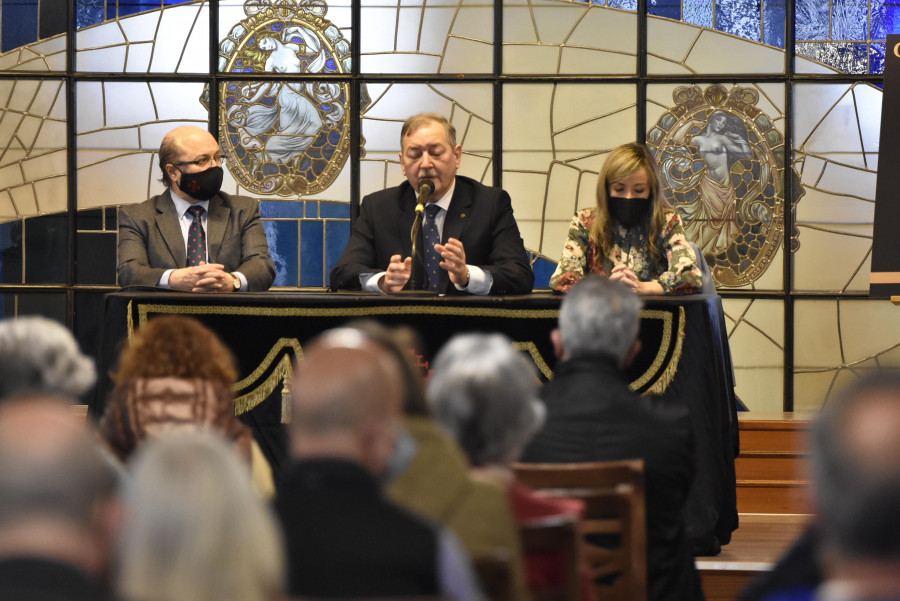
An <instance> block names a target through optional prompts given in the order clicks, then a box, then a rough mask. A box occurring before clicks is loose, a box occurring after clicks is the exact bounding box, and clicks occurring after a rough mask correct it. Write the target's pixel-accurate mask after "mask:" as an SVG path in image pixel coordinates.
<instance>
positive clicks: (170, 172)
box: [166, 163, 178, 182]
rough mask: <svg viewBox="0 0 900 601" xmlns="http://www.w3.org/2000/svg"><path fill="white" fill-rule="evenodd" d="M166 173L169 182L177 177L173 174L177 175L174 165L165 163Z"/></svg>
mask: <svg viewBox="0 0 900 601" xmlns="http://www.w3.org/2000/svg"><path fill="white" fill-rule="evenodd" d="M166 175H168V176H169V181H170V182H174V181H175V180H176V179H177V178H176V177H175V176H176V175H178V169H176V168H175V165H173V164H172V163H166Z"/></svg>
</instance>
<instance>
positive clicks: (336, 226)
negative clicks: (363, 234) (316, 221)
mask: <svg viewBox="0 0 900 601" xmlns="http://www.w3.org/2000/svg"><path fill="white" fill-rule="evenodd" d="M349 240H350V222H349V221H328V222H326V223H325V277H326V278H327V279H328V280H329V281H327V282H326V284H325V285H326V286H328V285H330V284H331V281H330V280H331V270H332V269H333V268H334V264H335V263H337V260H338V259H340V258H341V254H342V253H343V252H344V248H345V247H346V246H347V242H348V241H349Z"/></svg>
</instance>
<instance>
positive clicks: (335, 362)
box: [275, 329, 481, 601]
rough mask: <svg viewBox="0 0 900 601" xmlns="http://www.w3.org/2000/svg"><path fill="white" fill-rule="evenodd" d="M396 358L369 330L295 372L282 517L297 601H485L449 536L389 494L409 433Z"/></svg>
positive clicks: (341, 333)
mask: <svg viewBox="0 0 900 601" xmlns="http://www.w3.org/2000/svg"><path fill="white" fill-rule="evenodd" d="M400 374H401V371H400V366H399V365H398V364H397V361H396V359H395V358H394V357H393V356H392V355H391V354H390V353H388V352H387V351H386V350H384V349H383V348H382V347H379V346H378V345H376V344H375V343H373V342H371V341H369V340H368V339H367V338H366V337H365V335H364V334H363V333H362V332H360V331H359V330H354V329H338V330H332V331H331V332H326V333H325V334H324V335H323V336H322V337H320V338H319V339H318V340H317V341H316V342H315V343H313V344H312V345H309V346H308V347H307V348H306V349H304V356H303V359H302V360H301V361H300V362H299V363H298V365H297V369H296V370H295V372H294V382H293V387H292V392H293V414H292V419H291V453H292V455H293V458H294V461H293V463H292V465H291V466H290V468H289V469H288V470H287V472H286V474H285V478H284V482H283V485H282V487H281V488H280V489H279V493H278V498H277V499H276V500H275V508H276V511H277V513H278V515H279V517H280V518H281V522H282V525H283V527H284V534H285V543H286V548H287V567H288V581H289V585H288V594H289V595H290V596H292V597H315V598H320V597H321V598H330V597H358V598H363V597H364V598H369V597H381V596H385V597H403V596H426V595H438V594H440V595H442V597H441V598H445V599H461V600H463V599H465V600H473V601H476V600H480V599H481V593H480V591H479V590H478V585H477V584H476V581H475V576H474V572H473V570H472V568H471V566H470V565H469V561H468V559H467V558H466V557H465V552H464V551H462V547H461V546H460V544H459V542H458V541H457V540H456V538H455V536H453V535H452V534H451V533H450V531H449V530H446V529H443V528H440V527H438V526H435V525H433V524H431V523H429V522H426V521H425V520H423V519H421V518H419V517H417V516H414V515H413V514H412V513H408V512H407V511H406V510H404V509H402V508H400V507H399V506H397V505H394V504H393V503H392V502H390V501H389V500H388V499H387V498H385V496H384V494H383V493H382V491H381V484H380V482H379V479H380V478H383V477H384V471H385V469H386V467H387V463H388V460H389V458H390V457H391V455H392V454H393V452H394V448H395V444H396V438H397V432H398V430H399V428H400V419H401V418H400V414H401V405H402V396H403V394H404V391H403V390H402V385H401V381H402V376H401V375H400Z"/></svg>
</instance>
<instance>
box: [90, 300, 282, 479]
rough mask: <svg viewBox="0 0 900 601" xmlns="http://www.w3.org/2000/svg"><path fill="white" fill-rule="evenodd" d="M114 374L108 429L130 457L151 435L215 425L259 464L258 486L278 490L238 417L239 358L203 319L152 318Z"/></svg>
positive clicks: (255, 469) (120, 452) (114, 444)
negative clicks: (235, 394)
mask: <svg viewBox="0 0 900 601" xmlns="http://www.w3.org/2000/svg"><path fill="white" fill-rule="evenodd" d="M114 380H115V383H116V387H115V389H113V391H112V393H111V394H110V398H109V401H108V402H107V405H106V410H105V411H104V414H103V418H102V419H101V420H100V433H101V434H102V435H103V437H104V438H105V439H106V441H107V442H108V443H109V445H110V447H111V448H112V450H113V452H114V453H115V454H116V455H117V456H118V457H119V458H120V459H121V460H122V461H127V460H128V458H129V457H130V456H131V454H132V453H133V452H134V450H135V449H136V448H137V447H138V446H139V445H140V444H141V443H142V442H143V441H144V440H145V439H147V438H150V437H154V436H158V435H160V434H162V433H164V432H170V431H173V430H196V429H198V428H211V429H213V430H216V431H218V432H220V433H221V434H223V435H224V436H225V437H227V438H228V439H230V440H231V441H232V442H233V443H234V444H235V446H236V447H237V449H238V451H239V452H240V453H241V455H243V457H244V458H245V459H246V461H247V462H248V463H249V464H250V465H251V471H252V474H253V481H254V487H255V488H256V490H257V491H258V492H260V494H263V495H264V496H272V494H273V493H274V484H273V481H272V470H271V468H270V466H269V464H268V462H267V461H266V459H265V457H264V456H263V454H262V451H261V450H260V449H259V446H258V445H257V444H256V441H255V440H254V439H253V434H252V432H251V431H250V428H248V427H247V426H245V425H244V424H242V423H241V422H240V421H239V420H238V419H237V418H236V417H235V416H234V393H233V391H232V388H233V386H234V383H235V382H236V381H237V369H236V368H235V362H234V357H233V356H232V354H231V351H229V350H228V348H227V347H226V346H225V345H224V344H223V343H222V341H221V340H219V338H218V337H217V336H216V335H215V334H214V333H213V332H211V331H210V330H209V329H207V328H206V327H205V326H204V325H203V324H201V323H200V322H198V321H197V320H195V319H191V318H189V317H182V316H178V315H165V316H160V317H156V318H154V319H151V320H150V321H149V322H148V323H147V325H145V326H144V327H142V328H141V329H140V330H138V332H137V334H136V335H135V337H134V339H133V340H132V341H131V343H130V344H129V345H128V346H127V347H125V349H123V351H122V354H121V356H120V357H119V365H118V370H117V371H116V373H115V374H114Z"/></svg>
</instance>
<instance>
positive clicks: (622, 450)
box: [522, 356, 703, 601]
mask: <svg viewBox="0 0 900 601" xmlns="http://www.w3.org/2000/svg"><path fill="white" fill-rule="evenodd" d="M541 398H542V399H543V400H544V404H545V405H546V407H547V420H546V422H545V424H544V426H543V428H542V429H541V431H540V432H538V433H537V434H536V435H535V436H534V438H532V439H531V442H530V443H529V444H528V447H527V448H526V449H525V453H524V455H523V457H522V461H527V462H531V463H578V462H586V461H615V460H620V459H643V460H644V470H645V480H646V485H647V572H648V579H649V599H650V601H664V600H665V601H696V600H701V599H703V591H702V590H701V588H700V577H699V575H698V573H697V569H696V567H695V566H694V557H693V553H692V549H691V546H690V543H689V541H688V538H687V535H686V532H685V525H684V507H685V501H686V499H687V495H688V491H689V490H690V487H691V482H692V480H693V476H694V465H695V463H694V451H693V441H692V438H691V429H690V422H689V420H688V418H687V416H686V415H685V414H683V413H682V414H680V415H679V414H675V413H674V412H673V415H672V416H667V415H662V414H661V413H660V411H659V410H658V409H657V408H655V407H651V406H650V404H649V402H648V399H646V398H644V397H640V396H638V395H636V394H635V393H633V392H632V391H631V390H630V389H629V388H628V384H627V382H626V381H625V378H624V376H623V375H622V373H621V371H620V370H619V369H618V367H617V366H616V365H615V363H614V362H613V361H612V360H610V359H608V358H606V357H600V356H591V357H579V358H575V359H570V360H568V361H563V362H562V363H560V364H559V365H557V368H556V372H555V374H554V377H553V380H552V381H550V382H548V383H546V384H545V385H544V387H543V389H542V390H541Z"/></svg>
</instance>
